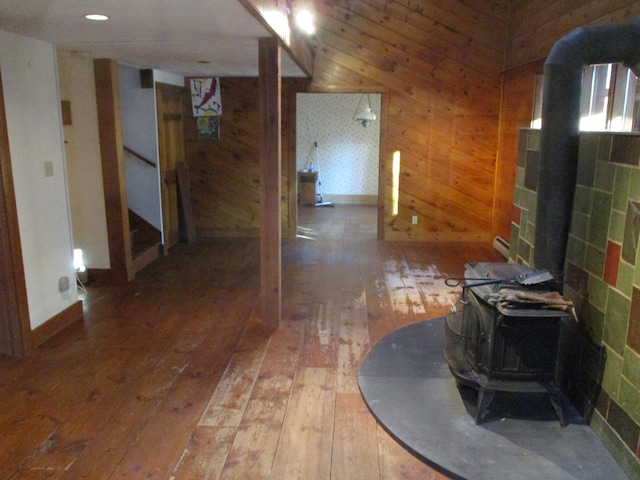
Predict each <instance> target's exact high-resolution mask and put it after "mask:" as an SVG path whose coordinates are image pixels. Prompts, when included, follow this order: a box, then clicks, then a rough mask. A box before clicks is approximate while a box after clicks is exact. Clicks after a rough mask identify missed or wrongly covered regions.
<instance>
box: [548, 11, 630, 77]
mask: <svg viewBox="0 0 640 480" xmlns="http://www.w3.org/2000/svg"><path fill="white" fill-rule="evenodd" d="M617 62H619V63H624V64H625V65H626V66H632V67H636V66H638V64H639V63H640V17H637V18H635V19H634V20H632V21H631V22H629V23H627V24H622V25H596V26H591V27H578V28H576V29H575V30H573V31H571V32H570V33H568V34H567V35H565V36H564V37H562V38H561V39H560V40H558V41H557V42H556V43H555V45H554V46H553V48H552V49H551V52H550V53H549V56H548V57H547V60H546V61H545V65H563V66H564V67H566V68H577V69H581V68H584V67H585V66H586V65H592V64H596V63H617ZM639 70H640V68H639ZM634 73H635V72H634Z"/></svg>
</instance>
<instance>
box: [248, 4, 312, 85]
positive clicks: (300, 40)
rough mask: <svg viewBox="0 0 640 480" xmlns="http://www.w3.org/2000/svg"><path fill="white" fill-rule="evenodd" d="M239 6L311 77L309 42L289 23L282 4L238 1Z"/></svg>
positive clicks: (310, 48)
mask: <svg viewBox="0 0 640 480" xmlns="http://www.w3.org/2000/svg"><path fill="white" fill-rule="evenodd" d="M239 2H240V4H241V5H242V6H243V7H244V8H245V9H246V10H247V11H248V12H249V13H250V14H251V15H252V16H253V17H254V18H255V19H256V20H258V22H260V23H261V24H262V26H263V27H265V28H266V29H267V30H268V31H269V33H271V34H272V35H273V36H274V37H277V38H279V39H280V42H281V45H282V46H283V48H284V49H285V50H286V52H287V53H288V54H289V56H290V57H291V60H293V61H294V62H295V63H296V64H297V65H298V66H299V67H300V69H301V70H302V71H303V72H304V74H305V75H306V76H307V77H308V78H312V77H313V63H314V59H315V53H314V50H313V48H312V47H311V45H310V43H309V41H308V40H307V39H306V38H305V36H304V35H303V34H301V33H300V32H298V31H297V30H296V29H295V28H293V26H292V25H290V23H289V18H290V15H289V13H288V11H287V9H286V7H285V4H284V2H280V1H278V0H239Z"/></svg>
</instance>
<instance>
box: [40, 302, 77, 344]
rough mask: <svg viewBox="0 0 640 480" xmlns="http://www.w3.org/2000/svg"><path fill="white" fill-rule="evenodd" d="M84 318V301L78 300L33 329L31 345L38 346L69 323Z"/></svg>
mask: <svg viewBox="0 0 640 480" xmlns="http://www.w3.org/2000/svg"><path fill="white" fill-rule="evenodd" d="M83 318H84V313H83V311H82V301H81V300H78V301H77V302H76V303H74V304H73V305H71V306H70V307H68V308H66V309H64V310H63V311H61V312H60V313H58V314H57V315H54V316H53V317H51V318H50V319H49V320H47V321H46V322H44V323H43V324H42V325H40V326H39V327H36V329H35V330H32V331H31V347H32V348H37V347H38V346H40V345H42V344H43V343H44V342H46V341H47V340H49V339H50V338H51V337H53V336H54V335H55V334H56V333H58V332H60V331H62V330H63V329H65V328H66V327H68V326H69V325H71V324H72V323H74V322H77V321H78V320H82V319H83Z"/></svg>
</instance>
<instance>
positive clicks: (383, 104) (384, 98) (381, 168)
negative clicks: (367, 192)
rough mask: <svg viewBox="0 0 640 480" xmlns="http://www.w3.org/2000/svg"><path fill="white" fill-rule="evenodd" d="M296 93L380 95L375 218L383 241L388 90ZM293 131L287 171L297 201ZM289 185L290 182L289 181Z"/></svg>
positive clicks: (318, 90) (360, 89) (295, 141)
mask: <svg viewBox="0 0 640 480" xmlns="http://www.w3.org/2000/svg"><path fill="white" fill-rule="evenodd" d="M298 93H303V94H314V93H350V94H354V95H361V94H363V93H371V94H379V95H380V115H379V121H380V127H379V128H380V146H379V148H380V150H379V152H378V218H377V239H378V240H384V208H385V203H384V201H385V198H386V196H385V195H386V191H385V188H386V183H385V181H384V173H385V171H386V162H387V130H388V129H387V121H388V117H389V89H388V88H386V87H383V88H380V87H358V88H354V87H335V88H331V89H313V88H311V89H308V90H302V91H296V92H294V96H296V95H297V94H298ZM293 103H294V107H293V108H294V111H295V122H291V123H293V124H295V123H297V121H298V115H297V102H293ZM293 128H294V131H295V135H294V136H293V137H294V142H293V143H294V145H293V147H292V151H293V156H292V158H293V160H292V163H293V165H292V167H291V169H290V170H289V173H290V174H291V172H292V171H293V175H294V180H292V181H293V182H294V185H295V187H294V188H295V192H296V193H295V195H294V196H293V198H295V199H297V192H298V182H297V177H296V175H297V172H296V171H297V168H296V155H295V152H296V151H297V144H298V134H297V128H296V127H295V125H294V126H293ZM290 183H291V180H290ZM294 205H295V212H296V214H295V232H297V231H298V203H297V201H295V202H294Z"/></svg>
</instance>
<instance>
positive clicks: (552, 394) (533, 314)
mask: <svg viewBox="0 0 640 480" xmlns="http://www.w3.org/2000/svg"><path fill="white" fill-rule="evenodd" d="M529 272H532V270H531V269H529V268H528V267H526V266H523V265H519V264H508V263H469V264H466V265H465V279H466V284H465V285H464V286H463V291H462V294H461V296H460V299H459V301H458V303H457V304H456V305H454V306H453V307H452V309H451V313H450V314H449V315H448V316H447V318H446V322H445V329H446V345H445V358H446V360H447V363H448V364H449V369H450V370H451V373H452V374H453V376H454V378H455V380H456V382H457V383H458V386H459V387H460V386H470V387H473V388H476V389H477V390H478V400H477V409H476V414H475V421H476V423H480V422H481V421H482V419H483V417H484V415H485V413H486V410H487V408H488V407H489V405H490V403H491V401H492V399H493V397H494V395H495V393H496V392H512V393H518V394H531V395H540V394H544V395H548V396H549V399H550V400H551V403H552V405H553V407H554V409H555V411H556V414H557V416H558V419H559V420H560V424H561V425H562V426H564V425H565V416H564V413H563V410H562V402H561V397H560V396H561V395H562V393H561V390H560V381H559V379H560V378H561V372H562V362H561V361H560V358H561V355H560V348H559V346H560V338H561V336H560V333H561V327H562V324H563V323H564V322H569V321H571V319H572V316H571V314H569V313H567V312H565V311H562V310H556V309H545V308H529V307H527V308H511V307H509V306H504V305H502V304H501V303H500V302H499V301H498V300H499V298H500V292H501V291H502V290H503V289H509V290H514V289H515V290H516V291H518V290H526V291H528V292H533V293H536V294H545V293H547V292H549V291H550V290H549V288H548V287H546V286H545V285H544V284H537V285H527V286H525V285H521V284H519V283H517V282H516V281H515V278H517V277H518V276H519V275H521V276H522V275H526V274H528V273H529Z"/></svg>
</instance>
